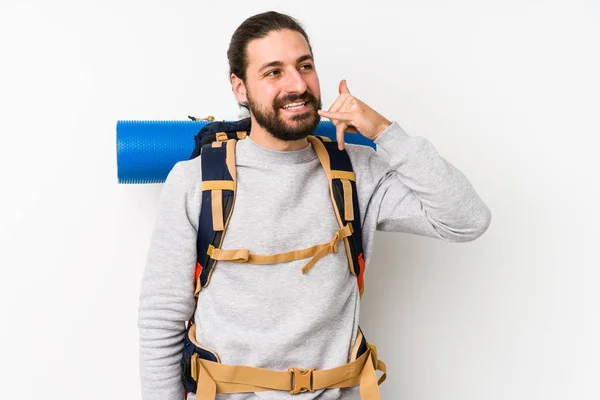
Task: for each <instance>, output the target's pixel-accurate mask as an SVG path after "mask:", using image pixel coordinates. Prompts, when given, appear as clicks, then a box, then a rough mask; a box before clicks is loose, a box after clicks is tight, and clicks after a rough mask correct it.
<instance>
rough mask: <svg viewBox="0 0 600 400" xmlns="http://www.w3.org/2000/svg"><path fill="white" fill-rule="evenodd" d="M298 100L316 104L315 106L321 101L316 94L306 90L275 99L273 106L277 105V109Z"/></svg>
mask: <svg viewBox="0 0 600 400" xmlns="http://www.w3.org/2000/svg"><path fill="white" fill-rule="evenodd" d="M296 101H303V102H306V103H308V104H314V105H315V106H316V105H317V104H318V103H319V101H318V100H317V98H316V97H315V95H313V94H312V93H309V92H304V93H303V94H291V95H289V96H285V97H283V98H281V99H277V100H275V102H274V104H273V106H274V107H275V109H279V108H281V107H283V106H284V105H285V104H287V103H293V102H296Z"/></svg>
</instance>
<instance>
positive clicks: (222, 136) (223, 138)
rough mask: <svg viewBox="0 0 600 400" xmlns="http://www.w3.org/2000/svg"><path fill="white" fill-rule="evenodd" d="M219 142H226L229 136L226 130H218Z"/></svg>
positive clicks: (217, 137)
mask: <svg viewBox="0 0 600 400" xmlns="http://www.w3.org/2000/svg"><path fill="white" fill-rule="evenodd" d="M216 139H217V142H226V141H227V140H228V139H229V137H228V136H227V134H226V133H225V132H218V133H217V135H216Z"/></svg>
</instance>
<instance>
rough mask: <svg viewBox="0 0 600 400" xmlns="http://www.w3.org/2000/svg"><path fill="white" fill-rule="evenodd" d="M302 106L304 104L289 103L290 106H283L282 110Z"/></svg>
mask: <svg viewBox="0 0 600 400" xmlns="http://www.w3.org/2000/svg"><path fill="white" fill-rule="evenodd" d="M304 104H306V103H291V104H286V105H285V106H283V108H298V107H302V106H304Z"/></svg>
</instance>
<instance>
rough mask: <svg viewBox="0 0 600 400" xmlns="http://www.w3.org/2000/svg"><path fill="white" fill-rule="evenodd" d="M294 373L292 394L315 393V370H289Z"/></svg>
mask: <svg viewBox="0 0 600 400" xmlns="http://www.w3.org/2000/svg"><path fill="white" fill-rule="evenodd" d="M288 371H290V372H291V373H292V390H290V392H289V393H290V394H299V393H306V392H311V393H314V389H313V372H314V371H315V369H314V368H311V369H308V370H307V369H298V368H290V369H288Z"/></svg>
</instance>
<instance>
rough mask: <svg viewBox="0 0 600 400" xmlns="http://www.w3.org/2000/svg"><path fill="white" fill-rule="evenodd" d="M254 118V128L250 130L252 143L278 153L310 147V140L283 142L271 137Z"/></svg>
mask: <svg viewBox="0 0 600 400" xmlns="http://www.w3.org/2000/svg"><path fill="white" fill-rule="evenodd" d="M251 118H252V120H251V121H252V127H251V128H250V138H251V139H252V141H253V142H254V143H256V144H258V145H260V146H262V147H264V148H267V149H269V150H276V151H294V150H302V149H303V148H305V147H306V146H308V139H306V138H304V139H299V140H291V141H288V140H281V139H277V138H276V137H274V136H273V135H271V134H270V133H269V132H268V131H267V130H265V129H264V128H263V127H262V126H260V125H258V123H257V122H256V120H255V119H254V116H252V117H251Z"/></svg>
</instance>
